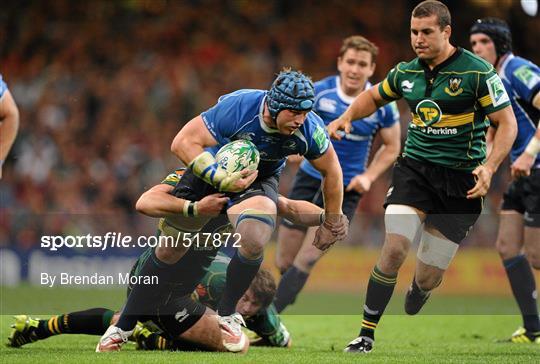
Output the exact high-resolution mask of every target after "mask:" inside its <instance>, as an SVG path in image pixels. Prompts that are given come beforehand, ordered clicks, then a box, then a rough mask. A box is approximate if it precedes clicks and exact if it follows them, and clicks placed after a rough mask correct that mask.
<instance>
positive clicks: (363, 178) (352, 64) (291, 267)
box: [275, 35, 401, 312]
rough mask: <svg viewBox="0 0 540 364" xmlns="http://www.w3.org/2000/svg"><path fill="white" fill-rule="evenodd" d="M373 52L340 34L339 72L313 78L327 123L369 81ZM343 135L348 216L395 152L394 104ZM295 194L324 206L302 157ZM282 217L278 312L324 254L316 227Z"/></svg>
mask: <svg viewBox="0 0 540 364" xmlns="http://www.w3.org/2000/svg"><path fill="white" fill-rule="evenodd" d="M377 54H378V49H377V47H376V46H375V45H374V44H373V43H371V42H370V41H369V40H367V39H366V38H364V37H362V36H359V35H356V36H351V37H348V38H345V39H344V40H343V44H342V46H341V49H340V51H339V56H338V59H337V68H338V71H339V75H337V76H330V77H327V78H325V79H323V80H321V81H318V82H316V83H315V105H314V107H313V110H314V111H315V112H317V114H318V115H320V116H321V118H322V119H323V121H324V122H325V124H329V123H330V122H331V121H332V120H335V119H336V118H337V117H338V116H340V115H341V114H342V113H343V112H344V111H345V110H346V109H347V107H348V106H349V105H350V104H351V103H352V102H353V100H354V97H356V96H358V94H359V93H360V92H362V91H363V90H365V89H368V88H369V87H371V83H370V82H369V81H368V79H369V77H371V76H372V75H373V72H374V71H375V61H376V58H377ZM377 133H379V134H380V136H381V139H382V145H381V147H380V148H379V149H378V150H377V152H376V153H375V156H374V158H373V161H372V162H371V163H370V165H369V166H367V162H368V158H369V154H370V149H371V145H372V142H373V138H374V137H375V134H377ZM341 135H342V139H341V140H335V141H332V144H333V146H334V149H335V150H336V153H337V156H338V159H339V163H340V166H341V170H342V172H343V183H344V190H345V194H344V196H343V205H342V209H343V213H344V214H345V215H347V217H348V219H349V221H352V219H353V216H354V213H355V210H356V207H357V205H358V202H359V200H360V197H361V195H362V194H363V193H366V192H368V191H369V189H370V187H371V184H372V183H373V182H374V181H375V180H376V179H377V178H378V177H379V176H380V175H381V174H382V173H384V171H386V170H387V169H388V168H389V167H390V166H391V165H392V163H394V161H395V159H396V157H397V156H398V153H399V150H400V137H401V135H400V125H399V112H398V110H397V107H396V104H395V103H390V104H388V105H385V106H384V107H382V108H380V109H378V110H377V111H376V112H375V113H373V114H372V115H370V116H369V117H366V118H364V119H360V120H355V121H353V127H352V129H351V132H350V133H349V134H345V133H343V134H341ZM293 196H294V199H296V200H306V201H311V202H313V203H314V204H316V205H318V206H321V207H322V206H323V196H322V193H321V174H320V173H319V172H318V171H317V170H316V169H315V168H313V166H312V165H311V164H310V163H309V162H307V161H303V162H302V164H301V165H300V169H299V171H298V173H297V174H296V178H295V180H294V185H293V187H292V190H291V192H290V194H289V197H290V198H293ZM282 221H283V222H282V226H281V227H280V229H279V238H278V250H277V254H276V265H277V267H278V269H279V270H280V272H281V273H282V274H283V275H282V277H281V280H280V282H279V285H278V290H277V293H276V300H275V305H276V308H277V310H278V312H282V311H283V310H284V309H285V307H287V305H289V304H291V303H293V302H294V300H295V299H296V296H297V295H298V294H299V293H300V291H301V289H302V287H303V286H304V284H305V283H306V281H307V279H308V277H309V274H310V272H311V270H312V269H313V267H314V265H315V263H316V262H317V261H318V260H319V259H320V258H321V257H322V254H323V252H322V251H321V250H320V249H317V248H316V247H314V246H313V245H312V244H311V243H312V241H313V237H314V234H315V230H316V229H315V228H310V229H306V228H305V226H300V225H295V224H292V223H291V222H290V221H288V220H285V219H284V220H282ZM306 231H307V232H306Z"/></svg>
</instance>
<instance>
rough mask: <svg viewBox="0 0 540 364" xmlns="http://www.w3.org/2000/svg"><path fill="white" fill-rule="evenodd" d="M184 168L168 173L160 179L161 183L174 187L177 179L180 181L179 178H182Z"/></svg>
mask: <svg viewBox="0 0 540 364" xmlns="http://www.w3.org/2000/svg"><path fill="white" fill-rule="evenodd" d="M184 172H185V169H177V170H176V171H174V172H172V173H170V174H169V175H167V177H165V179H163V181H161V184H165V185H170V186H173V187H176V184H177V183H178V181H180V178H182V175H183V174H184Z"/></svg>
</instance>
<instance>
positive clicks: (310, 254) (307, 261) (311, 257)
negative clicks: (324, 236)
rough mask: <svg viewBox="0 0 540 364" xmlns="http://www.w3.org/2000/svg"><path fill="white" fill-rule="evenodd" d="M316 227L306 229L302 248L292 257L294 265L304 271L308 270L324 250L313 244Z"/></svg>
mask: <svg viewBox="0 0 540 364" xmlns="http://www.w3.org/2000/svg"><path fill="white" fill-rule="evenodd" d="M316 232H317V227H310V228H309V229H308V231H307V234H306V237H305V238H304V243H303V244H302V248H301V249H300V251H299V252H298V254H297V255H296V258H295V259H294V265H295V266H296V267H297V268H300V270H302V271H304V272H310V271H311V269H312V268H313V266H314V265H315V263H317V262H318V261H319V259H320V258H321V257H322V256H323V254H324V252H323V251H321V250H320V249H317V248H316V247H315V246H314V245H313V240H314V239H315V233H316Z"/></svg>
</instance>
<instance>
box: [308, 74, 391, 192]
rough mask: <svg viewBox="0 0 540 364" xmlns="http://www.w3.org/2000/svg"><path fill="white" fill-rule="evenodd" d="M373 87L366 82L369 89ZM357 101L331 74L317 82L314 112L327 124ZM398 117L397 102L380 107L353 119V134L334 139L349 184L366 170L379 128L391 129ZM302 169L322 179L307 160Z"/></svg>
mask: <svg viewBox="0 0 540 364" xmlns="http://www.w3.org/2000/svg"><path fill="white" fill-rule="evenodd" d="M369 87H371V84H370V83H369V82H367V84H366V89H368V88H369ZM353 101H354V97H350V96H347V95H345V93H343V91H342V90H341V88H340V86H339V76H330V77H327V78H324V79H322V80H321V81H318V82H316V83H315V106H314V108H313V110H314V111H316V112H317V114H318V115H320V116H321V118H322V119H323V121H324V123H325V124H326V125H328V124H330V122H331V121H333V120H335V119H337V118H338V117H339V116H340V115H341V114H343V113H344V112H345V110H346V109H347V107H349V105H350V104H351V103H352V102H353ZM398 120H399V112H398V110H397V107H396V103H395V102H392V103H390V104H387V105H385V106H383V107H381V108H380V109H378V110H377V111H376V112H375V113H373V114H372V115H370V116H368V117H366V118H363V119H358V120H355V121H353V123H352V129H351V133H350V134H345V133H344V132H341V133H342V134H341V135H342V139H341V140H332V144H333V146H334V149H335V150H336V153H337V156H338V158H339V163H340V164H341V169H342V171H343V183H344V184H345V185H348V184H349V182H350V181H351V179H352V178H353V177H354V176H356V175H358V174H362V173H364V171H365V169H366V166H367V162H368V158H369V152H370V149H371V143H372V141H373V138H374V136H375V134H376V133H377V131H378V130H379V129H380V128H388V127H391V126H392V125H394V124H395V123H396V122H398ZM300 169H301V170H302V171H304V172H306V173H307V174H309V175H310V176H312V177H314V178H318V179H321V175H320V173H319V172H318V171H317V170H316V169H315V168H313V166H312V165H311V164H310V163H309V162H307V161H304V162H302V164H301V165H300Z"/></svg>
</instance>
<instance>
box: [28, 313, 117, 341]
mask: <svg viewBox="0 0 540 364" xmlns="http://www.w3.org/2000/svg"><path fill="white" fill-rule="evenodd" d="M113 315H114V311H113V310H109V309H106V308H91V309H89V310H84V311H77V312H71V313H68V314H64V315H58V316H53V317H51V318H50V319H48V320H39V324H38V327H37V329H36V336H37V337H38V338H39V339H45V338H48V337H50V336H53V335H59V334H87V335H103V334H104V333H105V331H106V330H107V328H108V327H109V324H110V322H111V318H112V316H113Z"/></svg>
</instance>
